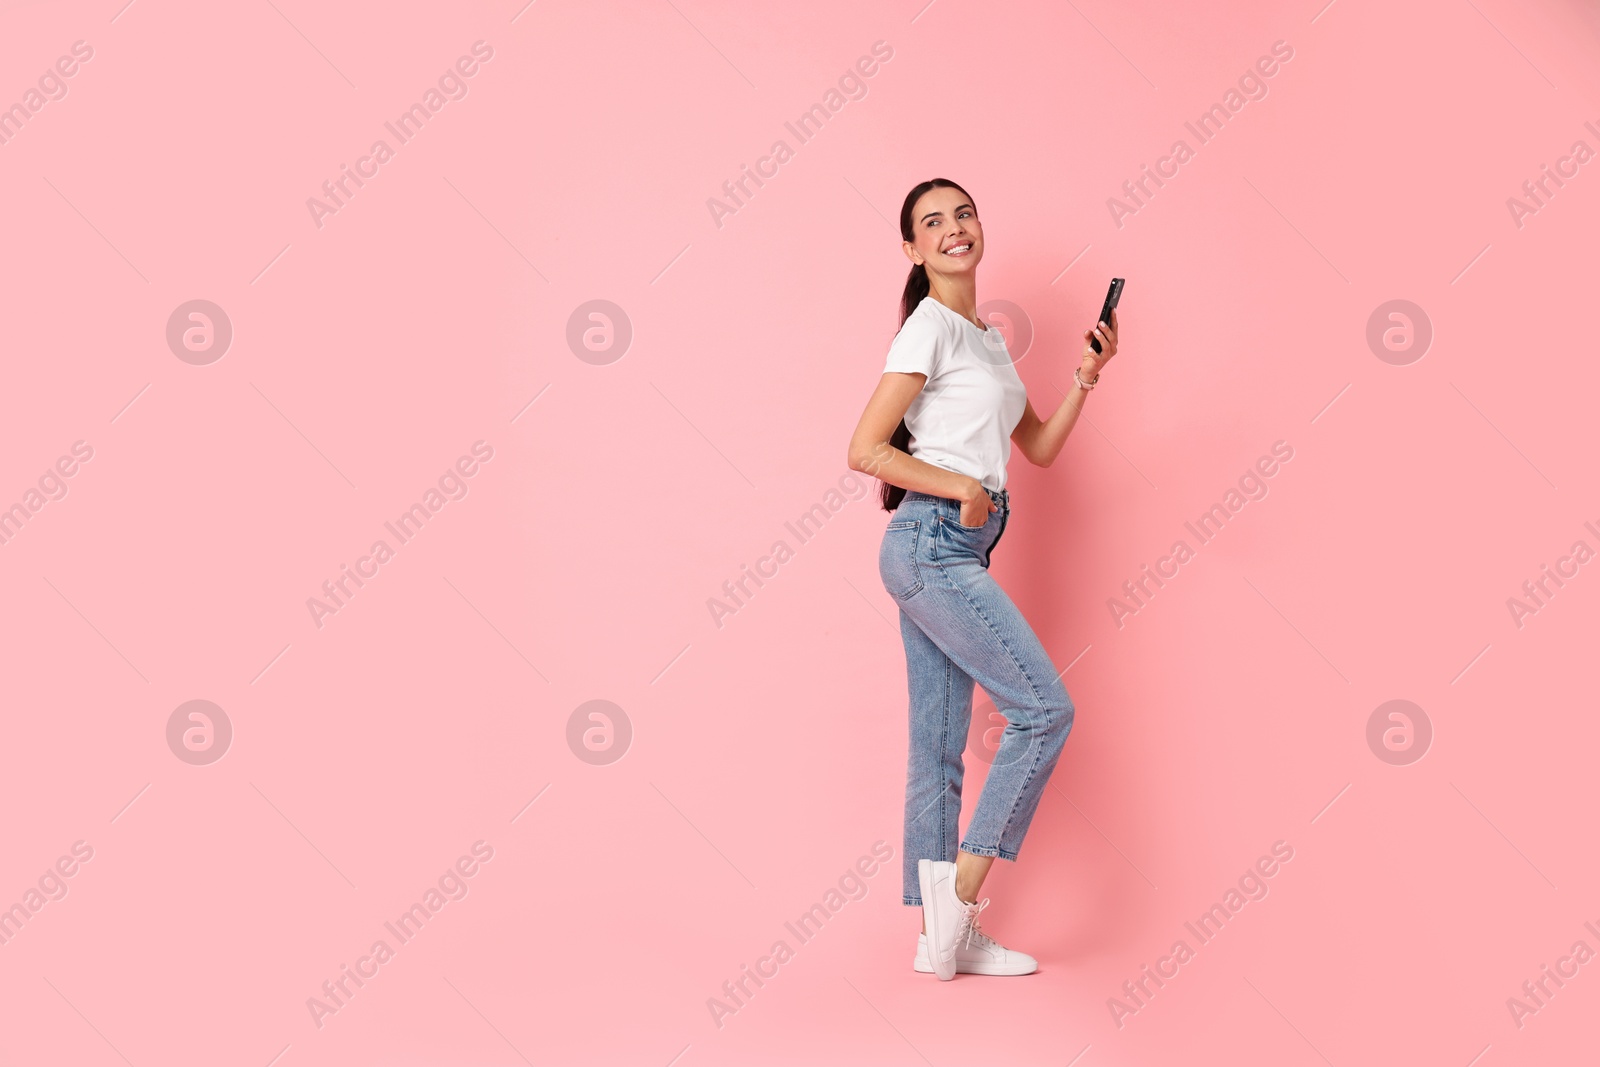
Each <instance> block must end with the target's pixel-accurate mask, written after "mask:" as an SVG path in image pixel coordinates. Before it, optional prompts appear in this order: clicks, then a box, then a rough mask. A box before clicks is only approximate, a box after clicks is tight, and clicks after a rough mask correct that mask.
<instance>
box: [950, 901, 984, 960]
mask: <svg viewBox="0 0 1600 1067" xmlns="http://www.w3.org/2000/svg"><path fill="white" fill-rule="evenodd" d="M957 899H959V898H957ZM988 906H989V898H988V897H984V898H983V900H982V901H981V902H980V903H977V904H966V903H963V904H962V907H961V914H960V916H959V917H957V919H956V940H957V941H964V942H965V944H964V947H966V948H971V947H972V939H973V937H975V936H976V937H978V938H981V939H982V940H983V941H987V940H990V938H989V937H988V936H987V935H986V934H984V933H983V931H981V930H979V929H978V913H979V912H981V911H982V910H983V909H984V908H987V907H988ZM980 944H981V941H980Z"/></svg>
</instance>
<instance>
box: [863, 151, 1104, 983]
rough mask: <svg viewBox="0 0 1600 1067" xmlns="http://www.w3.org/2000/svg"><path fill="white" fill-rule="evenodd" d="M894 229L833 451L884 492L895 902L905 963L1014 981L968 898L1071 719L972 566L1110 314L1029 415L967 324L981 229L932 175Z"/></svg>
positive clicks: (1043, 449)
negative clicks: (900, 822)
mask: <svg viewBox="0 0 1600 1067" xmlns="http://www.w3.org/2000/svg"><path fill="white" fill-rule="evenodd" d="M900 236H901V250H902V251H903V252H904V253H905V255H906V257H907V258H908V259H910V260H911V263H912V267H911V272H910V275H909V276H908V277H907V279H906V285H905V291H904V292H903V294H902V296H901V300H900V332H899V333H898V334H896V336H895V338H894V341H893V342H892V343H891V344H890V346H889V354H888V358H887V359H886V360H885V363H884V368H883V370H884V373H883V376H882V377H881V378H880V379H879V382H878V387H877V389H876V390H875V391H874V392H873V394H872V398H871V399H870V400H869V401H868V402H867V409H866V411H865V412H863V413H862V416H861V421H860V423H859V424H858V425H857V426H856V430H855V433H854V434H853V435H852V437H851V439H850V450H849V457H848V458H849V463H850V466H851V467H852V468H853V469H855V470H859V471H864V472H866V473H869V474H872V475H874V476H876V477H877V478H879V479H880V480H881V481H882V482H883V489H882V503H883V508H884V510H885V511H890V512H893V516H892V519H891V521H890V522H889V524H888V525H887V527H886V528H885V530H884V534H883V541H882V543H881V544H880V546H879V550H878V572H879V576H880V577H881V578H882V580H883V586H884V589H885V590H886V591H887V592H888V593H889V595H890V596H891V597H893V598H894V600H895V602H896V604H897V605H898V606H899V612H900V636H901V639H902V641H903V642H904V645H905V656H906V674H907V679H908V682H909V691H910V751H909V758H908V760H907V772H906V795H905V831H904V833H905V847H904V849H903V850H902V852H901V875H902V885H903V897H902V899H903V901H904V903H906V904H908V905H912V906H915V907H920V908H921V909H922V920H923V935H922V937H921V938H919V939H918V942H917V951H916V955H915V956H914V957H913V960H912V967H913V969H915V970H918V971H923V972H932V973H934V974H936V975H937V976H938V977H939V979H940V980H941V981H949V980H950V979H952V978H954V977H955V976H956V974H957V973H958V972H960V973H966V974H991V975H1020V974H1031V973H1033V972H1034V971H1035V970H1037V969H1038V961H1036V960H1035V959H1034V958H1033V957H1032V956H1029V955H1028V954H1027V953H1024V952H1018V951H1016V950H1015V949H1008V948H1006V947H1005V946H1004V945H1001V944H1000V943H998V942H997V941H995V940H994V939H992V938H990V937H989V936H987V935H986V934H984V933H982V932H981V931H980V930H979V928H978V913H979V912H980V911H982V910H983V909H984V908H985V907H986V906H987V905H988V903H989V902H988V900H984V901H982V902H979V901H978V899H977V895H978V890H979V889H980V888H981V887H982V885H983V881H984V877H985V876H986V875H987V874H988V872H989V867H990V866H991V865H992V864H993V863H994V860H995V857H997V856H1000V857H1004V858H1005V859H1008V860H1015V859H1016V858H1017V852H1018V850H1019V849H1020V848H1021V847H1022V839H1023V837H1024V835H1025V834H1026V833H1027V831H1028V826H1029V824H1030V823H1031V822H1032V820H1033V815H1034V812H1035V810H1036V809H1037V808H1038V805H1039V800H1040V798H1041V797H1042V796H1043V793H1044V787H1045V785H1046V784H1047V783H1048V782H1049V780H1050V774H1051V772H1052V771H1053V770H1054V769H1055V765H1056V762H1057V760H1058V758H1059V757H1060V754H1061V747H1062V745H1063V744H1064V743H1065V742H1066V739H1067V734H1068V733H1069V732H1070V731H1071V729H1072V723H1073V719H1074V717H1075V714H1076V709H1075V708H1074V706H1073V703H1072V698H1071V697H1070V696H1068V695H1067V690H1066V687H1065V686H1063V685H1062V684H1061V671H1059V670H1057V669H1056V667H1055V665H1054V664H1053V663H1052V662H1051V661H1050V657H1049V655H1048V654H1047V653H1046V652H1045V650H1044V646H1043V645H1042V644H1041V643H1040V642H1039V639H1038V637H1037V636H1036V635H1035V634H1034V632H1033V629H1032V627H1030V626H1029V625H1028V621H1027V619H1025V618H1023V616H1022V612H1021V611H1019V610H1018V609H1017V606H1016V605H1015V604H1014V603H1012V601H1011V598H1010V597H1009V596H1007V595H1006V592H1005V590H1003V589H1001V588H1000V586H999V584H998V583H996V582H995V580H994V578H993V577H992V576H991V575H990V574H989V559H990V556H991V555H992V554H993V552H994V548H995V546H996V545H997V544H999V543H1000V538H1001V536H1002V535H1003V534H1004V533H1005V529H1006V523H1007V521H1008V519H1009V517H1010V514H1011V498H1010V493H1009V491H1008V490H1007V489H1006V464H1007V462H1008V461H1009V460H1010V458H1011V445H1012V443H1013V442H1015V444H1016V445H1017V448H1018V449H1019V450H1020V451H1021V452H1022V454H1023V455H1024V456H1025V457H1026V458H1027V459H1028V460H1029V461H1030V462H1032V463H1034V464H1037V465H1038V466H1041V467H1048V466H1049V465H1050V464H1051V463H1053V462H1054V461H1055V458H1056V456H1057V454H1059V453H1060V451H1061V448H1062V445H1064V444H1065V443H1066V438H1067V434H1068V433H1069V432H1070V431H1071V429H1072V427H1073V424H1074V423H1075V422H1076V421H1077V417H1078V412H1079V410H1080V409H1081V408H1082V406H1083V401H1084V397H1085V396H1086V395H1087V394H1088V391H1089V390H1090V389H1093V388H1094V386H1095V383H1096V382H1097V381H1098V380H1099V376H1100V368H1101V367H1102V366H1104V365H1105V364H1106V362H1107V361H1109V360H1110V359H1111V357H1112V356H1113V355H1114V354H1115V353H1116V350H1117V331H1116V326H1117V323H1116V312H1114V311H1113V312H1112V313H1111V316H1110V317H1111V321H1110V322H1109V323H1101V324H1100V325H1099V326H1098V327H1097V328H1096V329H1094V330H1092V331H1085V332H1084V335H1083V337H1084V341H1085V345H1084V351H1083V364H1082V367H1081V368H1080V369H1079V370H1077V371H1075V372H1074V374H1075V379H1076V381H1075V385H1076V387H1075V388H1074V390H1073V391H1072V392H1071V393H1070V394H1068V396H1067V399H1066V402H1065V403H1063V404H1062V405H1061V406H1060V407H1059V408H1058V409H1057V410H1056V412H1055V413H1054V414H1053V415H1052V416H1051V417H1050V418H1049V419H1048V420H1041V419H1040V418H1039V416H1038V415H1037V414H1035V413H1034V410H1033V405H1032V404H1031V403H1029V401H1028V394H1027V389H1026V388H1025V387H1024V385H1023V383H1022V380H1021V378H1019V377H1018V376H1017V371H1016V367H1015V366H1013V365H1012V361H1011V358H1010V356H1009V355H1008V354H1007V352H1006V347H1005V340H1004V338H1003V337H1000V336H998V334H999V331H998V330H997V329H996V328H995V327H993V326H991V325H988V324H986V323H984V322H983V321H981V320H980V319H979V318H978V316H977V311H976V309H977V306H978V297H977V270H978V264H979V263H980V262H982V260H983V253H984V237H983V226H982V224H981V223H980V222H979V221H978V209H977V205H976V204H975V202H974V201H973V198H972V197H971V195H969V194H968V193H967V191H966V190H965V189H963V188H961V187H960V186H959V185H957V184H956V183H955V182H952V181H948V180H946V179H944V178H935V179H933V180H931V181H926V182H922V183H921V184H919V185H917V186H916V187H915V188H913V189H912V190H911V192H910V193H908V194H907V196H906V198H905V201H904V202H903V203H902V205H901V208H900ZM1091 340H1094V341H1095V342H1096V343H1097V344H1098V346H1099V351H1095V350H1094V349H1093V348H1091V347H1090V346H1089V344H1088V342H1089V341H1091ZM1086 376H1087V380H1086ZM978 685H981V686H983V689H984V692H986V693H988V694H989V695H990V696H991V697H992V698H993V699H994V703H995V707H996V708H997V709H998V710H999V711H1000V712H1001V713H1002V714H1004V716H1005V718H1006V720H1007V726H1006V729H1005V731H1004V733H1003V734H1002V736H1001V740H1000V745H999V748H998V750H997V751H996V752H995V756H994V761H993V764H992V766H991V768H990V771H989V776H988V779H987V781H985V783H984V787H983V792H982V793H981V794H980V795H979V797H978V803H977V806H976V809H975V810H974V811H973V812H972V816H971V819H970V821H969V823H968V826H967V831H966V835H965V837H964V838H961V837H960V836H959V829H960V824H961V784H962V776H963V763H962V755H963V752H964V750H965V748H966V744H967V734H968V731H969V729H970V724H971V718H972V696H973V691H974V688H975V687H976V686H978ZM958 842H959V843H958Z"/></svg>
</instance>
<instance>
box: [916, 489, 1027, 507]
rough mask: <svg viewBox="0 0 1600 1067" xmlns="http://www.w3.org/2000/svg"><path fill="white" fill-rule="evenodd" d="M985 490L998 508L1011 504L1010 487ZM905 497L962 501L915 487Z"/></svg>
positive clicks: (945, 501)
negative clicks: (935, 494) (921, 490)
mask: <svg viewBox="0 0 1600 1067" xmlns="http://www.w3.org/2000/svg"><path fill="white" fill-rule="evenodd" d="M983 491H984V492H985V493H988V494H989V499H990V500H992V501H994V505H995V507H997V508H1007V507H1010V506H1011V490H1009V489H990V488H989V487H988V486H984V487H983ZM905 498H906V499H907V500H933V501H939V502H942V503H946V504H960V503H961V502H960V501H959V500H955V499H953V498H951V497H947V496H934V495H933V494H932V493H919V492H917V491H916V490H915V489H907V490H906V496H905Z"/></svg>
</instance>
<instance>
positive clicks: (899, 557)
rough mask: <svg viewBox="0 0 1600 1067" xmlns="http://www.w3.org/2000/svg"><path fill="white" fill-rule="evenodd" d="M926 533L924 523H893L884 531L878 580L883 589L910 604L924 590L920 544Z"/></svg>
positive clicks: (920, 521)
mask: <svg viewBox="0 0 1600 1067" xmlns="http://www.w3.org/2000/svg"><path fill="white" fill-rule="evenodd" d="M921 533H922V520H921V519H905V520H903V521H900V522H891V523H890V524H889V525H888V526H887V527H885V528H884V531H883V545H882V547H880V548H879V549H878V576H879V577H880V578H882V579H883V588H884V589H885V591H887V592H888V594H889V595H890V596H892V597H894V598H895V599H896V600H908V599H910V598H911V597H912V596H914V595H916V593H917V591H918V590H920V589H921V588H922V569H921V568H920V567H918V566H917V542H918V540H919V539H920V536H921Z"/></svg>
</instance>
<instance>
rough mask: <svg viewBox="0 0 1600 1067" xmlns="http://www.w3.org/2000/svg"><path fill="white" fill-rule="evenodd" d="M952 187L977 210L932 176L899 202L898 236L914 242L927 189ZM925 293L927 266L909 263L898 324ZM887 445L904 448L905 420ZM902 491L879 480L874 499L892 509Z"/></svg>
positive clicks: (906, 441) (969, 196)
mask: <svg viewBox="0 0 1600 1067" xmlns="http://www.w3.org/2000/svg"><path fill="white" fill-rule="evenodd" d="M941 188H943V189H955V190H956V191H957V192H959V193H961V195H962V196H964V197H966V198H967V203H969V204H972V210H973V211H977V210H978V205H977V203H976V202H975V201H974V200H973V199H972V194H971V193H969V192H967V191H966V190H965V189H963V188H961V186H959V185H957V184H956V183H955V182H953V181H950V180H949V179H948V178H934V179H932V180H930V181H925V182H921V183H919V184H917V185H914V186H912V188H911V191H910V192H909V193H907V194H906V199H905V203H903V204H901V205H900V237H901V239H902V240H905V241H914V240H915V239H916V238H915V235H914V234H913V232H912V227H913V225H914V224H913V222H912V219H911V212H912V210H913V209H914V208H915V207H916V206H917V201H918V200H919V199H921V197H922V194H923V193H925V192H927V191H928V190H929V189H941ZM927 295H928V268H927V267H925V266H923V265H922V264H921V263H913V264H912V265H911V273H910V274H907V275H906V288H905V291H904V292H903V293H901V294H900V325H901V326H904V325H905V324H906V320H907V319H909V318H910V317H911V313H912V312H913V311H915V310H917V305H918V304H920V303H922V298H923V297H925V296H927ZM889 444H890V446H891V447H893V448H898V449H899V450H900V451H902V452H904V451H906V446H908V445H909V444H911V430H910V429H909V428H908V427H907V426H906V420H905V419H901V420H900V425H899V427H898V428H896V429H895V431H894V436H893V437H890V438H889ZM905 495H906V490H905V487H904V486H901V485H891V484H890V483H889V482H883V483H882V486H881V487H880V489H879V490H878V498H879V500H880V501H882V503H883V510H884V511H893V510H894V509H895V508H897V507H899V506H900V501H901V500H903V499H905Z"/></svg>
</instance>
